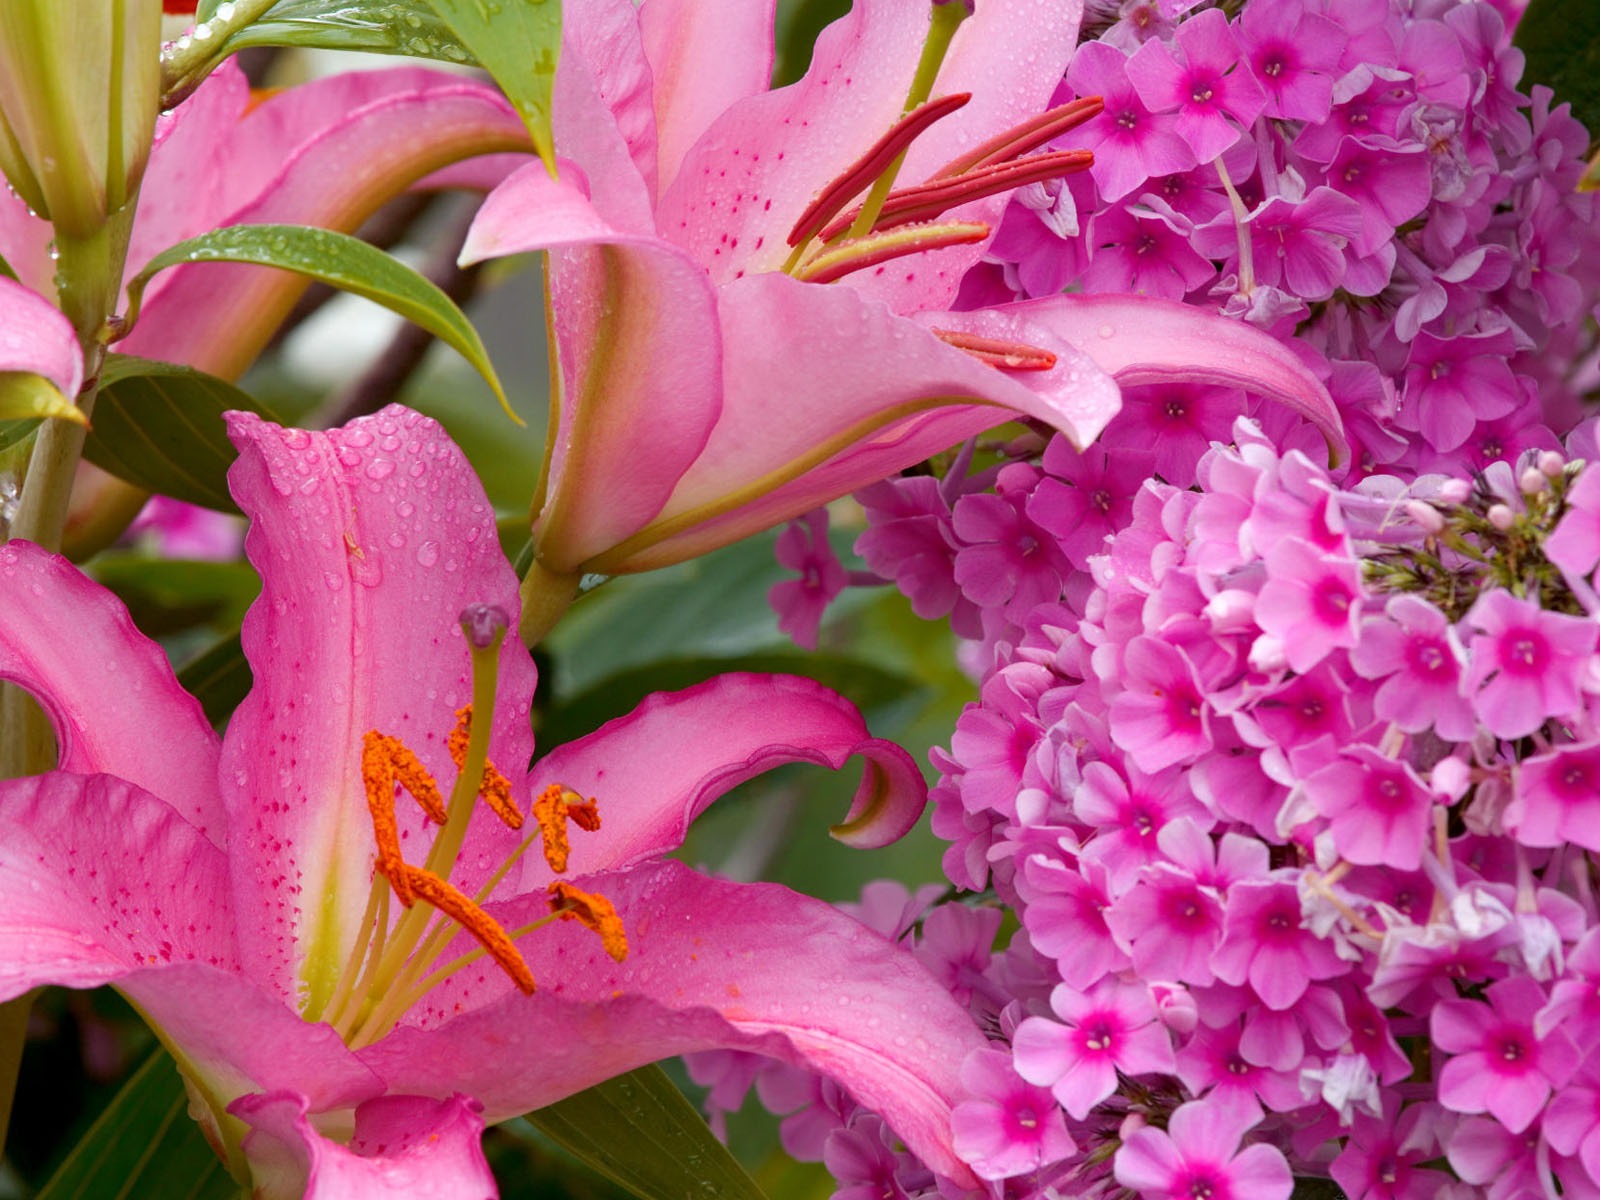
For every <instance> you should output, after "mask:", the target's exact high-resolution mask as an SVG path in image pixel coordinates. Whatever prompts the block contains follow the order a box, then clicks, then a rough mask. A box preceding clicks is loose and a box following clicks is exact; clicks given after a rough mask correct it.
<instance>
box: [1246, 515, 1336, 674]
mask: <svg viewBox="0 0 1600 1200" xmlns="http://www.w3.org/2000/svg"><path fill="white" fill-rule="evenodd" d="M1266 566H1267V581H1266V583H1264V584H1262V586H1261V592H1260V594H1259V595H1258V596H1257V597H1256V605H1255V619H1256V624H1258V625H1260V626H1261V628H1262V629H1264V630H1265V631H1266V632H1267V633H1268V634H1270V635H1271V636H1273V637H1275V638H1277V639H1278V640H1279V641H1280V642H1282V643H1283V649H1284V657H1285V659H1286V660H1287V662H1288V664H1289V668H1290V669H1291V670H1293V671H1296V672H1299V673H1301V674H1304V673H1305V672H1307V671H1309V670H1310V669H1311V668H1312V667H1314V666H1316V665H1317V664H1318V663H1319V662H1321V661H1322V660H1323V658H1324V657H1326V656H1327V655H1328V654H1329V653H1331V652H1332V651H1334V650H1338V649H1344V648H1347V647H1349V646H1353V645H1355V643H1356V630H1357V627H1358V623H1359V622H1360V620H1361V608H1362V603H1361V602H1362V590H1361V564H1360V563H1359V562H1357V561H1356V560H1355V559H1353V558H1338V557H1334V556H1332V555H1329V554H1324V553H1321V552H1320V551H1318V550H1317V548H1316V547H1315V546H1312V545H1311V544H1310V543H1309V542H1305V541H1302V540H1300V539H1299V538H1292V537H1291V538H1284V539H1283V540H1282V541H1280V542H1278V543H1277V544H1276V545H1274V546H1272V548H1271V549H1269V550H1268V551H1267V555H1266Z"/></svg>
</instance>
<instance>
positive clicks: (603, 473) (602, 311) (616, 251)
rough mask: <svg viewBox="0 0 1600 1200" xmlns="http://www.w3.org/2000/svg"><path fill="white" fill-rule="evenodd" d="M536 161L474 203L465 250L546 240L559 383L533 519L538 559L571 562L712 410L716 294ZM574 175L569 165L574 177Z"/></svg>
mask: <svg viewBox="0 0 1600 1200" xmlns="http://www.w3.org/2000/svg"><path fill="white" fill-rule="evenodd" d="M577 174H578V173H577V172H576V171H574V170H571V169H569V170H568V171H567V172H566V173H564V175H563V177H562V179H560V180H554V179H551V178H550V176H549V174H548V173H547V172H546V171H545V169H544V167H543V166H542V165H541V164H538V163H535V164H533V165H531V166H529V167H527V168H525V169H524V170H522V171H520V172H518V173H517V174H516V175H515V176H513V177H512V178H511V179H510V180H508V181H507V182H506V183H505V184H504V185H503V186H502V187H500V188H499V189H497V190H496V191H495V192H494V194H493V195H491V196H490V197H489V199H488V200H487V201H486V202H485V203H484V206H483V208H482V209H481V210H480V212H479V214H478V217H477V219H476V220H475V221H474V222H473V226H472V231H471V233H470V234H469V235H468V238H467V244H466V246H465V248H464V249H463V250H462V260H463V261H464V262H476V261H479V260H481V259H484V258H492V257H498V256H500V255H504V254H513V253H519V252H522V251H527V250H536V249H550V250H552V251H553V253H552V254H551V261H550V267H549V287H550V298H551V312H552V314H553V315H552V321H553V324H554V328H555V334H556V342H557V352H558V354H559V358H560V366H561V375H562V386H561V390H560V395H559V397H558V399H557V400H556V402H555V404H556V410H557V411H556V420H557V422H558V428H557V429H556V431H555V433H554V442H553V451H552V457H551V462H550V468H549V478H548V480H547V483H546V487H547V491H546V495H545V497H544V504H543V507H542V509H541V511H540V516H539V522H538V526H537V535H538V540H539V554H540V558H541V560H542V561H543V562H544V563H545V564H546V566H548V567H549V568H550V569H552V570H557V571H571V570H576V569H578V567H579V566H580V564H582V563H583V562H584V561H585V560H587V559H590V558H592V557H594V556H595V555H597V554H599V553H601V552H602V551H604V550H607V549H609V548H610V547H612V546H614V545H616V544H617V543H618V542H621V541H623V540H625V539H626V538H627V537H629V536H631V535H632V534H634V533H636V532H638V530H639V529H640V528H641V527H643V526H644V525H645V524H647V523H648V522H649V521H650V520H651V519H652V518H653V517H654V516H655V515H656V514H657V513H658V512H660V510H661V507H662V505H663V504H665V503H666V501H667V498H668V497H669V496H670V495H671V494H672V491H673V488H674V487H675V486H676V485H677V483H678V480H679V477H680V476H682V475H683V473H684V472H685V471H686V470H688V469H689V466H690V464H691V463H693V462H694V460H695V457H696V456H697V455H698V454H699V453H700V452H701V450H702V449H703V448H704V447H705V445H706V440H707V439H708V438H709V437H710V436H711V430H712V427H713V425H714V424H715V422H716V420H717V418H718V416H719V415H720V413H721V411H722V406H723V396H722V382H723V381H722V375H721V370H720V363H719V361H718V358H719V355H718V351H719V348H720V344H721V333H720V330H719V328H718V324H717V311H716V298H715V296H714V294H713V292H712V289H711V286H710V284H709V283H708V282H707V281H706V277H705V273H704V272H703V271H701V270H700V269H699V267H697V266H696V265H695V264H694V263H693V262H691V261H690V260H689V259H688V258H687V257H686V256H685V255H684V254H683V253H682V252H681V251H679V250H677V249H675V248H674V247H672V246H670V245H669V244H668V243H666V242H663V241H660V240H658V239H655V238H651V237H635V236H632V235H629V234H625V233H623V232H621V231H620V230H617V229H615V228H613V227H611V226H610V225H608V224H606V223H605V221H604V220H603V219H602V218H601V216H600V214H599V213H598V212H597V211H596V210H595V209H594V207H593V206H592V205H591V204H590V203H589V200H588V197H587V195H586V194H585V192H584V191H583V190H581V188H580V187H579V186H578V185H576V184H574V183H573V182H572V181H571V180H572V177H573V176H574V175H577ZM579 178H580V179H581V175H580V176H579Z"/></svg>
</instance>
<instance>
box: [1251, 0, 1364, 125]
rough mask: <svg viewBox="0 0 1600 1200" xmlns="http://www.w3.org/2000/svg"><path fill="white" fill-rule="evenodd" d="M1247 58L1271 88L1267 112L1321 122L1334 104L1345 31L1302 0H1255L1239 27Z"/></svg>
mask: <svg viewBox="0 0 1600 1200" xmlns="http://www.w3.org/2000/svg"><path fill="white" fill-rule="evenodd" d="M1237 32H1238V35H1239V44H1240V46H1241V48H1242V50H1243V53H1244V61H1245V62H1246V63H1248V64H1249V66H1250V70H1251V72H1252V73H1253V74H1254V75H1255V77H1256V81H1257V82H1258V83H1260V84H1261V86H1262V89H1263V90H1264V91H1265V92H1266V105H1265V107H1264V108H1263V109H1262V110H1261V111H1262V113H1263V114H1264V115H1265V116H1269V117H1280V118H1282V119H1284V120H1288V121H1307V122H1312V123H1319V122H1321V121H1324V120H1326V119H1327V116H1328V113H1329V111H1330V110H1331V109H1332V108H1333V77H1334V76H1335V75H1337V74H1338V73H1339V72H1338V67H1339V56H1340V54H1342V53H1343V52H1344V44H1345V40H1346V36H1347V35H1346V34H1345V31H1344V30H1343V29H1341V28H1339V26H1338V25H1337V24H1335V23H1334V22H1332V21H1330V20H1328V19H1327V18H1326V17H1322V16H1318V15H1317V14H1316V13H1314V12H1308V11H1306V7H1305V5H1304V4H1302V3H1299V0H1251V3H1249V4H1247V5H1245V7H1244V8H1243V9H1242V10H1240V13H1239V24H1238V29H1237Z"/></svg>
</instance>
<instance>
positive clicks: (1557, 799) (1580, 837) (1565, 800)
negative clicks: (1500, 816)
mask: <svg viewBox="0 0 1600 1200" xmlns="http://www.w3.org/2000/svg"><path fill="white" fill-rule="evenodd" d="M1504 821H1505V827H1506V829H1507V830H1509V831H1510V832H1511V833H1513V834H1515V835H1516V839H1517V840H1518V841H1519V842H1521V843H1522V844H1523V845H1524V846H1559V845H1561V844H1562V843H1563V842H1574V843H1576V844H1577V845H1579V846H1582V847H1584V849H1586V850H1600V742H1584V743H1582V744H1581V745H1576V746H1560V747H1558V748H1557V749H1555V750H1552V751H1550V752H1549V753H1548V754H1539V755H1535V756H1534V757H1533V758H1529V759H1524V760H1523V762H1522V763H1521V764H1520V765H1519V766H1518V767H1517V771H1516V776H1515V784H1514V786H1513V795H1512V800H1511V803H1510V804H1509V805H1507V806H1506V811H1505V817H1504Z"/></svg>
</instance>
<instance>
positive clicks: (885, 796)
mask: <svg viewBox="0 0 1600 1200" xmlns="http://www.w3.org/2000/svg"><path fill="white" fill-rule="evenodd" d="M857 754H860V755H863V756H864V757H865V758H866V760H867V769H866V773H865V775H864V777H863V779H862V784H861V788H860V790H859V791H858V792H857V793H856V798H855V802H854V804H852V806H851V809H850V813H849V816H848V817H846V819H845V822H844V824H843V825H842V826H840V827H839V828H840V829H844V830H846V831H847V833H846V834H845V835H844V838H843V840H845V841H847V842H850V843H851V844H852V845H857V846H862V847H868V846H882V845H887V844H888V843H889V842H892V841H894V840H895V839H897V838H899V837H901V836H903V835H904V834H905V833H906V832H908V831H909V830H910V829H911V827H912V826H913V825H915V824H916V821H917V818H918V817H920V816H921V815H922V809H923V807H924V805H925V804H926V802H927V786H926V784H925V783H924V782H923V779H922V773H921V772H920V771H919V770H918V769H917V765H916V762H915V761H914V760H913V759H912V758H911V756H910V755H909V754H907V753H906V752H905V751H904V750H902V749H901V748H900V747H899V746H896V745H895V744H894V743H892V742H886V741H882V740H881V739H878V738H874V737H873V736H872V735H871V734H870V733H868V732H867V726H866V722H865V721H863V720H862V719H861V714H860V713H859V712H858V711H857V710H856V707H855V705H853V704H851V703H850V702H849V701H848V700H846V699H845V698H844V697H842V696H840V695H839V694H838V693H836V692H833V691H831V690H829V689H828V688H825V687H823V686H822V685H821V684H820V683H816V682H815V681H813V680H810V679H802V678H799V677H797V676H793V675H745V674H737V675H736V674H729V675H719V676H717V677H716V678H715V679H711V680H708V681H707V682H705V683H702V684H697V685H696V686H694V687H692V688H687V689H685V690H683V691H681V692H659V693H657V694H656V695H653V696H648V697H646V698H645V700H644V701H643V702H642V703H641V704H640V705H639V706H638V707H637V708H636V709H634V710H633V711H632V712H631V713H629V714H628V715H627V716H624V717H618V718H617V719H616V720H614V721H610V722H608V723H606V724H605V725H603V726H601V728H599V729H598V730H596V731H595V732H594V733H591V734H589V735H588V736H587V737H583V738H579V739H578V740H577V741H574V742H568V743H567V744H566V745H564V746H560V747H557V748H556V749H555V750H552V751H551V752H550V753H549V754H548V755H546V756H545V757H544V758H543V759H542V760H540V761H539V762H538V763H536V764H535V765H534V769H533V774H532V776H531V780H532V785H533V786H532V789H531V790H533V791H535V792H537V791H539V790H541V789H543V788H544V787H546V786H548V785H549V784H552V783H559V784H561V785H562V786H563V787H569V788H571V789H572V790H573V791H575V792H578V793H580V794H582V795H583V796H585V797H593V798H595V800H596V801H597V802H598V807H599V810H600V821H601V829H602V830H603V833H602V834H601V835H598V836H593V837H589V836H584V835H582V834H580V835H577V836H576V837H575V838H574V839H573V845H572V857H571V868H570V870H571V873H572V874H574V875H582V874H588V873H589V872H592V871H614V870H620V869H622V868H624V867H628V866H632V865H633V864H635V863H638V862H643V861H644V860H645V859H647V858H653V857H655V856H657V855H660V854H665V853H668V852H669V851H672V850H675V849H677V847H678V846H679V845H681V844H682V842H683V838H684V834H685V833H686V832H687V830H688V828H689V825H690V823H691V822H692V821H693V820H694V819H695V818H696V817H697V816H699V815H700V814H701V813H702V812H704V811H705V810H706V808H707V807H709V806H710V804H711V802H712V801H714V800H716V799H717V798H718V797H719V796H721V795H723V794H724V793H726V792H728V791H729V790H730V789H732V788H734V787H735V786H737V785H738V784H740V783H743V782H744V781H745V780H747V779H751V778H754V777H755V776H756V775H759V774H761V773H762V772H764V771H770V770H771V769H772V768H773V767H775V766H778V765H780V764H782V763H789V762H814V763H820V764H822V765H824V766H828V767H831V768H833V769H834V770H838V769H839V768H841V767H843V766H844V764H845V762H846V761H848V760H849V759H850V758H851V757H853V756H854V755H857ZM523 861H524V863H526V864H528V865H527V866H526V867H525V869H524V873H523V877H522V883H521V888H520V890H524V891H525V890H530V889H532V888H543V887H544V885H545V884H546V883H548V882H549V881H550V879H551V878H552V876H551V875H550V873H549V870H548V868H547V867H545V865H544V863H543V862H542V861H540V860H538V859H536V858H535V856H533V855H529V856H528V857H527V858H525V859H524V860H523Z"/></svg>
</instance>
